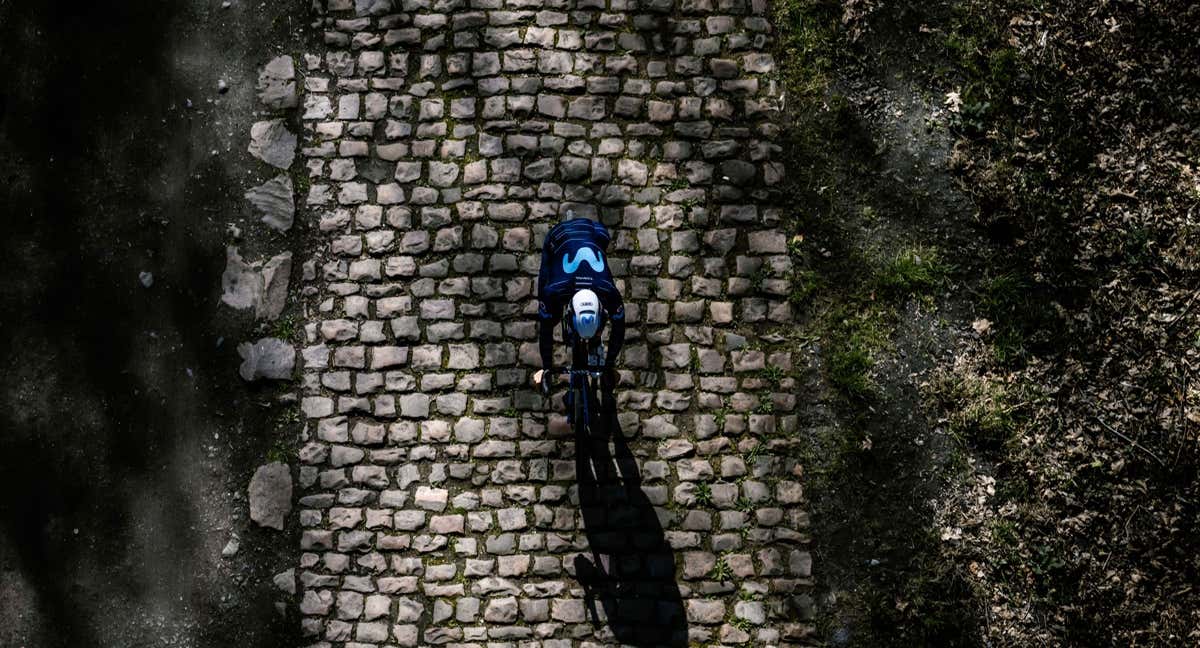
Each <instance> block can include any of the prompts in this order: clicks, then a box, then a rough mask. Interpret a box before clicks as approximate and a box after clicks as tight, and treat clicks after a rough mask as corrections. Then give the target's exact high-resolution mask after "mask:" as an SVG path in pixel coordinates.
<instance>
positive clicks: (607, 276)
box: [538, 218, 625, 320]
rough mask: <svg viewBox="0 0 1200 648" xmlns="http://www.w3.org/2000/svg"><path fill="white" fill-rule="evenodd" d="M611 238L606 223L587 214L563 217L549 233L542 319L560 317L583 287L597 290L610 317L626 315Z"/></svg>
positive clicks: (541, 279)
mask: <svg viewBox="0 0 1200 648" xmlns="http://www.w3.org/2000/svg"><path fill="white" fill-rule="evenodd" d="M611 241H612V237H611V236H610V235H609V233H608V229H607V228H605V227H604V225H602V224H600V223H597V222H595V221H591V220H588V219H586V218H574V219H571V220H568V221H563V222H561V223H559V224H558V225H555V226H554V229H552V230H550V232H549V233H548V234H546V242H545V243H544V244H543V245H542V267H541V272H540V273H539V275H538V299H539V304H538V314H539V316H540V317H541V318H542V319H543V320H550V319H553V320H557V319H558V318H559V317H561V316H562V309H563V307H564V306H566V304H567V303H568V302H570V301H571V297H572V296H573V295H574V294H575V293H576V291H579V290H583V289H584V288H588V289H591V290H592V291H594V292H595V293H596V295H597V296H598V297H599V298H600V305H601V306H603V307H604V310H605V312H606V315H607V316H608V317H609V318H610V319H614V318H618V317H624V315H625V310H624V306H623V302H622V300H621V294H620V293H619V292H618V291H617V287H616V284H615V283H614V282H613V276H612V270H611V269H610V268H609V264H608V256H607V250H608V244H609V243H610V242H611Z"/></svg>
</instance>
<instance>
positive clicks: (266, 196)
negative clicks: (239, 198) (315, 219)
mask: <svg viewBox="0 0 1200 648" xmlns="http://www.w3.org/2000/svg"><path fill="white" fill-rule="evenodd" d="M293 192H294V190H293V186H292V179H291V178H290V177H288V176H287V175H286V174H280V175H278V176H276V177H274V178H271V179H270V180H267V181H266V182H264V183H262V184H261V185H259V186H257V187H254V188H253V189H251V190H249V191H247V192H246V200H248V201H250V204H251V205H254V207H255V209H257V210H258V212H259V213H260V214H261V215H262V222H264V223H266V224H267V226H268V227H271V228H272V229H276V230H279V231H280V232H286V231H288V230H289V229H291V228H292V222H293V220H294V218H295V216H296V202H295V198H294V196H293Z"/></svg>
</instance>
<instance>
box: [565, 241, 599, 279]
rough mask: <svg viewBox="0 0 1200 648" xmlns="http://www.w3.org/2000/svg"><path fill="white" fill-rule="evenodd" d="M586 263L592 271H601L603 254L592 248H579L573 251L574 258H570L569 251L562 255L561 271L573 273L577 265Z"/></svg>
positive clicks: (577, 267)
mask: <svg viewBox="0 0 1200 648" xmlns="http://www.w3.org/2000/svg"><path fill="white" fill-rule="evenodd" d="M584 263H587V264H588V265H589V266H591V268H592V272H601V271H603V270H604V254H603V253H602V252H597V251H596V250H593V249H592V248H589V247H585V248H580V249H579V250H577V251H576V253H575V258H574V259H572V258H571V253H570V252H568V253H567V254H565V255H563V272H566V273H567V274H575V271H576V270H578V269H579V266H581V265H583V264H584Z"/></svg>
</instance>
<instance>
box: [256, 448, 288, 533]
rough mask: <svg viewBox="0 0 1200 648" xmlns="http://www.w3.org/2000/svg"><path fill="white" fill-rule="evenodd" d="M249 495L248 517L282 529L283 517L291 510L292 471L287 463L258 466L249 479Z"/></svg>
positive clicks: (266, 525) (268, 526) (259, 522)
mask: <svg viewBox="0 0 1200 648" xmlns="http://www.w3.org/2000/svg"><path fill="white" fill-rule="evenodd" d="M249 496H250V519H251V520H254V522H256V523H257V524H258V525H259V526H264V527H267V528H271V529H278V530H280V531H282V530H283V521H284V518H286V517H287V515H288V513H290V512H291V511H292V473H291V470H289V469H288V466H287V464H285V463H280V462H274V463H269V464H266V465H264V466H259V467H258V470H255V471H254V477H252V478H251V479H250V488H249Z"/></svg>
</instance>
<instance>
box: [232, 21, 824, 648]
mask: <svg viewBox="0 0 1200 648" xmlns="http://www.w3.org/2000/svg"><path fill="white" fill-rule="evenodd" d="M316 4H317V6H319V7H320V11H321V15H320V25H321V26H322V32H323V41H324V44H323V49H322V51H320V52H319V53H311V54H307V55H305V56H303V57H300V58H297V59H296V62H298V63H299V65H295V64H293V63H292V60H291V59H286V60H283V59H276V60H275V61H272V63H271V64H270V65H269V66H268V68H267V69H266V70H265V71H264V74H263V77H262V78H261V79H260V82H259V92H260V97H261V98H262V101H263V102H264V103H265V104H266V105H268V106H269V107H273V108H276V109H278V108H285V107H291V106H298V113H299V116H300V123H301V125H302V128H303V131H302V132H301V134H300V142H299V146H300V150H301V155H302V161H303V168H304V169H305V173H306V174H307V176H308V177H307V178H306V180H307V181H306V182H303V183H297V186H298V187H302V191H303V192H304V193H303V195H302V196H300V198H301V200H300V201H299V202H298V203H297V205H298V206H299V207H300V209H299V210H298V212H297V216H298V217H299V218H303V219H307V222H309V223H311V224H312V225H313V229H315V230H316V231H317V232H319V236H320V245H319V248H318V249H317V250H316V251H315V253H314V255H313V257H312V258H310V259H308V260H307V262H306V263H305V265H304V267H305V273H304V281H305V288H304V294H305V295H306V296H307V297H306V299H307V300H308V303H307V304H306V310H305V312H307V313H309V319H308V321H307V322H306V323H305V324H306V325H305V327H304V334H305V340H304V345H303V348H302V350H301V354H300V358H301V359H302V364H303V367H302V369H303V373H304V377H303V383H302V385H303V390H304V393H303V394H302V398H301V401H300V408H301V411H302V412H303V414H304V416H305V419H306V421H307V427H306V432H305V435H306V438H305V439H304V442H303V444H302V449H301V451H300V456H299V459H300V468H299V480H298V484H299V491H300V492H299V509H300V512H299V519H300V523H301V526H302V527H303V531H302V533H301V538H300V542H301V550H302V554H301V559H300V565H299V566H298V568H297V570H296V572H295V582H297V583H298V584H299V589H298V598H299V601H300V612H301V614H302V615H303V620H302V626H301V627H302V631H303V633H304V635H305V636H306V637H307V638H308V642H309V644H311V645H312V646H321V647H326V646H328V647H330V648H333V647H335V646H336V647H354V648H367V647H371V648H381V647H382V646H427V645H455V646H483V645H495V646H501V645H503V646H520V647H521V648H567V647H575V646H601V645H603V646H615V645H619V644H621V643H625V644H633V645H650V643H648V642H650V641H651V640H650V639H646V638H645V637H647V636H650V635H645V633H647V632H651V633H653V632H661V633H666V634H669V633H670V632H672V631H678V632H680V633H682V634H681V636H678V637H675V638H673V639H672V638H670V637H667V636H663V637H662V641H661V642H660V643H661V644H662V645H680V646H682V645H686V644H687V642H689V641H690V642H692V643H696V644H710V643H716V642H720V643H722V644H726V645H746V646H798V645H805V642H807V641H810V640H811V638H812V637H813V630H812V628H811V627H810V626H809V625H806V624H805V623H803V622H800V621H799V620H798V619H795V618H793V617H792V615H791V613H789V612H788V610H789V609H791V606H790V605H789V603H788V601H789V600H791V599H793V598H794V597H805V596H808V595H809V594H810V591H811V577H812V558H811V555H810V554H809V552H808V542H809V539H808V530H807V524H808V522H807V515H806V514H805V513H804V510H803V506H804V504H805V499H804V491H803V488H802V484H801V483H800V482H799V481H796V477H795V476H796V475H799V474H802V470H801V467H800V466H799V465H797V464H796V460H797V459H796V457H795V456H794V453H790V452H789V448H790V447H791V444H792V442H791V440H790V438H789V436H788V433H789V432H791V431H794V430H796V429H797V427H798V424H797V420H796V418H797V417H796V414H795V413H794V409H795V404H796V398H797V396H798V395H797V394H794V393H790V391H789V390H791V389H792V388H793V387H794V385H795V382H794V381H792V380H791V379H790V378H786V377H785V378H784V379H783V380H780V379H779V378H778V372H779V371H782V372H784V373H785V374H786V373H787V372H789V371H790V370H791V366H792V357H791V352H790V351H789V350H788V349H787V348H786V347H784V346H781V345H780V344H779V343H778V340H780V339H782V337H780V336H773V335H771V332H772V331H779V330H784V329H786V327H788V326H789V325H790V324H791V321H792V316H793V313H792V310H791V306H790V304H789V303H788V301H787V296H788V294H789V293H790V292H791V284H790V274H791V261H790V259H789V257H788V256H787V255H788V245H787V240H788V239H787V233H786V232H784V231H783V230H782V229H780V228H779V223H780V221H781V213H782V212H781V209H782V206H781V205H779V204H778V200H777V199H778V196H777V195H776V193H775V189H774V187H776V186H777V185H778V183H779V182H780V180H781V173H782V166H780V165H778V164H777V163H776V162H774V161H773V159H772V158H773V157H775V156H776V154H777V152H778V144H777V143H776V140H777V135H778V126H777V125H776V124H775V123H774V120H775V118H776V116H777V110H778V105H779V102H780V101H781V98H780V93H781V90H780V88H779V87H778V86H777V85H776V84H775V81H774V80H773V78H772V76H771V75H772V74H773V73H774V60H773V59H772V57H771V55H770V54H769V53H768V52H769V51H770V49H771V46H772V42H771V39H772V35H771V34H772V32H771V26H770V24H769V22H768V20H767V19H766V16H767V6H766V4H765V2H764V1H763V0H749V2H747V1H745V0H721V1H720V2H710V1H697V0H674V1H666V0H649V1H647V2H642V3H634V2H628V1H627V0H575V2H566V1H564V0H544V1H539V2H529V1H528V0H509V1H508V2H507V3H505V2H501V1H500V0H463V1H457V0H456V1H451V2H440V3H429V2H425V1H423V0H353V1H352V0H318V2H317V3H316ZM284 58H286V57H284ZM297 68H298V69H297ZM297 88H298V89H299V93H300V95H301V96H300V97H299V98H298V99H297V98H295V96H294V95H293V94H290V93H292V92H295V91H296V89H297ZM289 104H290V105H289ZM289 136H291V135H290V133H288V132H287V130H286V128H285V126H284V124H283V122H282V121H279V120H275V121H269V122H261V123H260V124H257V125H256V126H255V128H254V133H253V138H254V143H253V144H252V145H251V150H252V152H253V153H254V154H255V155H256V156H258V157H260V158H262V159H264V160H265V161H267V162H268V163H271V164H275V165H276V166H279V165H281V164H283V163H284V162H287V163H289V164H290V161H291V158H290V157H289V155H285V150H284V149H285V148H286V145H287V143H288V137H289ZM293 144H294V143H293ZM298 166H299V165H298ZM284 167H286V164H283V166H281V167H280V168H284ZM258 193H259V194H264V193H265V194H268V195H270V194H273V193H274V192H264V191H261V190H260V191H259V192H258ZM568 211H573V212H574V213H576V214H577V215H581V216H585V217H589V218H596V219H599V220H601V221H602V222H604V223H605V224H606V225H607V226H608V227H609V228H610V230H611V232H612V233H613V238H614V242H613V245H612V247H611V248H610V253H611V254H610V259H609V260H610V263H611V265H612V268H613V271H614V275H615V276H616V277H617V279H618V283H619V287H620V288H621V289H622V292H623V294H624V295H625V298H626V304H627V312H628V320H629V332H628V335H627V343H626V347H625V350H624V351H623V353H622V357H621V359H620V368H621V384H620V387H619V388H618V390H617V409H618V411H619V412H620V415H619V423H620V429H621V431H622V433H623V435H624V436H623V437H622V439H623V440H622V441H621V443H620V447H627V448H628V453H629V455H630V456H629V458H630V459H632V460H633V461H632V463H633V464H634V465H636V467H637V469H638V472H639V474H640V477H639V478H638V479H636V480H635V479H633V478H632V477H633V476H631V475H625V479H624V481H623V482H602V481H601V482H596V481H589V480H592V479H593V478H592V477H589V475H588V474H581V473H580V469H579V466H580V465H581V464H580V463H579V462H577V458H579V456H580V453H581V452H583V449H581V448H577V447H576V440H575V438H574V437H573V436H572V435H571V433H570V429H569V427H568V426H567V425H566V422H565V420H564V417H563V413H562V412H563V408H562V404H561V402H555V403H554V404H553V407H552V408H551V409H550V411H549V412H547V409H546V407H545V405H546V404H545V403H544V402H543V397H542V396H541V395H540V393H539V392H537V391H535V390H533V389H532V388H531V386H530V374H531V371H532V370H533V369H535V368H536V366H537V364H538V363H539V360H538V354H537V343H536V334H537V328H536V324H535V323H534V321H533V319H532V315H533V313H534V311H535V309H536V304H535V302H534V298H535V294H534V278H535V277H536V272H537V269H538V262H539V249H540V245H541V242H542V239H543V237H544V236H545V234H546V232H547V231H548V230H549V228H550V227H551V226H552V225H553V224H554V223H556V222H557V221H558V220H559V219H560V218H561V217H562V216H563V215H565V214H566V213H567V212H568ZM280 220H286V219H280ZM281 225H282V223H281ZM251 301H253V300H251ZM561 359H562V355H561V352H560V360H561ZM626 444H627V445H626ZM601 445H607V446H608V449H605V450H603V451H602V454H603V453H608V452H615V451H616V450H615V449H616V448H617V447H618V444H616V443H609V444H601ZM596 451H599V450H593V452H596ZM596 479H598V477H597V478H596ZM623 487H631V488H632V490H626V491H623V493H624V494H623V495H622V496H621V498H620V499H619V500H618V501H620V502H624V503H623V504H621V505H619V506H616V507H615V508H613V505H612V504H611V503H610V504H609V505H608V506H609V509H608V510H606V511H604V512H602V513H601V514H600V515H599V516H598V515H597V514H596V511H595V510H594V509H595V502H596V501H601V502H603V501H607V500H603V498H602V496H603V494H604V493H603V492H601V491H604V489H608V490H612V489H614V488H617V489H620V488H623ZM593 490H594V491H596V492H593ZM596 498H601V499H599V500H597V499H596ZM639 516H641V517H639ZM622 525H625V526H622ZM656 547H658V548H657V549H656ZM597 554H601V555H609V556H612V557H613V560H614V561H625V562H629V563H630V564H628V565H614V564H610V565H608V566H607V567H606V568H607V569H609V570H615V571H611V573H613V574H616V575H620V576H621V577H622V578H625V579H627V580H628V579H634V580H632V581H631V582H629V583H627V584H628V585H629V586H630V587H631V588H633V589H636V588H638V587H641V588H643V589H644V588H645V587H646V586H647V585H648V583H653V584H654V586H655V587H659V586H664V587H665V588H666V590H669V591H670V592H674V593H673V594H669V595H668V594H666V593H664V594H663V595H664V596H666V598H664V599H662V600H660V601H658V607H657V608H656V609H657V612H655V614H657V615H660V616H659V617H658V618H655V619H653V621H654V623H651V624H649V625H647V624H646V621H645V618H644V617H643V619H642V621H641V622H640V624H639V623H638V622H635V621H633V620H632V617H629V613H628V609H631V608H629V607H628V606H627V609H626V612H624V613H621V612H617V613H616V616H615V617H614V616H613V613H614V612H613V611H614V610H616V609H617V608H609V607H607V606H604V605H600V604H597V609H598V610H599V612H600V614H601V616H602V618H604V619H605V621H606V622H605V623H604V624H601V625H600V626H593V625H592V623H591V620H590V619H589V612H588V610H587V606H586V605H585V601H584V591H585V588H584V585H585V584H586V583H584V581H585V580H586V578H585V576H584V575H583V574H581V573H580V572H579V569H580V565H582V564H590V562H589V561H592V560H594V558H595V556H596V555H597ZM581 561H582V562H581ZM601 567H602V568H605V567H604V565H601ZM658 572H662V573H658ZM642 578H645V579H652V578H653V579H657V580H653V581H646V582H642V581H639V580H637V579H642ZM664 584H665V585H664ZM664 592H665V590H664ZM672 597H674V598H672ZM649 600H651V601H653V600H654V599H649ZM805 600H808V599H805ZM671 601H676V602H675V603H674V604H673V605H674V607H672V604H671ZM638 633H642V635H641V638H638V639H636V640H635V639H634V638H635V637H638V636H639V635H638Z"/></svg>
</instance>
